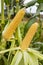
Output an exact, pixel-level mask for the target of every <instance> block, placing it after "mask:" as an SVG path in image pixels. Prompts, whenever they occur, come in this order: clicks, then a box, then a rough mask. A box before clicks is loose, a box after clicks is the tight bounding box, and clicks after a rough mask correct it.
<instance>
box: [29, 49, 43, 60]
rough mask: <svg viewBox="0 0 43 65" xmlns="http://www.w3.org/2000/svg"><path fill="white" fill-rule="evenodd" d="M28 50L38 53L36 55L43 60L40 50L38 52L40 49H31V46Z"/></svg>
mask: <svg viewBox="0 0 43 65" xmlns="http://www.w3.org/2000/svg"><path fill="white" fill-rule="evenodd" d="M28 52H31V53H33V54H34V55H36V57H38V58H39V59H41V60H43V55H42V54H41V53H40V52H38V51H36V50H34V49H31V48H28Z"/></svg>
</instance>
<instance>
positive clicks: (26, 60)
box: [23, 51, 29, 65]
mask: <svg viewBox="0 0 43 65" xmlns="http://www.w3.org/2000/svg"><path fill="white" fill-rule="evenodd" d="M23 57H24V64H25V65H28V61H29V60H28V53H27V52H26V51H24V52H23Z"/></svg>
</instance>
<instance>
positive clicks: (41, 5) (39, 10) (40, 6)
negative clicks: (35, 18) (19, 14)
mask: <svg viewBox="0 0 43 65" xmlns="http://www.w3.org/2000/svg"><path fill="white" fill-rule="evenodd" d="M41 11H43V3H40V4H39V6H38V9H37V13H40V12H41Z"/></svg>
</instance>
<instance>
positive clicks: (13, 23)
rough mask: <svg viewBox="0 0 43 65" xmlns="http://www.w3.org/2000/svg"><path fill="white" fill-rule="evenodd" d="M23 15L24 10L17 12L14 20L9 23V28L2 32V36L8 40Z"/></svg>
mask: <svg viewBox="0 0 43 65" xmlns="http://www.w3.org/2000/svg"><path fill="white" fill-rule="evenodd" d="M24 15H25V8H22V9H21V10H19V12H18V13H17V14H16V16H15V17H14V19H13V20H12V21H11V23H10V24H9V26H7V27H6V29H5V30H4V31H3V33H2V36H3V37H4V38H5V39H6V40H9V39H10V38H11V36H12V34H13V33H14V31H15V29H16V28H17V27H18V25H19V24H20V23H21V20H22V19H23V17H24Z"/></svg>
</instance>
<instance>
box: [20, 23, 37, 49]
mask: <svg viewBox="0 0 43 65" xmlns="http://www.w3.org/2000/svg"><path fill="white" fill-rule="evenodd" d="M37 28H38V23H34V24H32V26H31V27H30V29H29V30H28V32H27V34H26V36H25V38H24V40H23V41H22V42H21V45H20V48H21V49H22V50H25V49H27V48H28V47H29V45H30V42H31V40H32V38H33V36H34V35H35V32H36V30H37Z"/></svg>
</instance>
